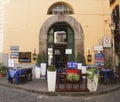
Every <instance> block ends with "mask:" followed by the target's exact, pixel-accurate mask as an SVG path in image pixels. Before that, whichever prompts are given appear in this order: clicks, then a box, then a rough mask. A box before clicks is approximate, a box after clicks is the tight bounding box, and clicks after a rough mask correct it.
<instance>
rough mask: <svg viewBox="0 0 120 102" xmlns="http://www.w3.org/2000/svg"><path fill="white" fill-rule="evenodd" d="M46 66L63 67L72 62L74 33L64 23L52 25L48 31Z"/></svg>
mask: <svg viewBox="0 0 120 102" xmlns="http://www.w3.org/2000/svg"><path fill="white" fill-rule="evenodd" d="M47 37H48V38H47V39H48V42H47V48H48V65H51V64H53V65H55V66H56V67H57V68H59V67H65V66H66V64H67V62H68V61H74V32H73V29H72V28H71V27H70V25H69V24H68V23H66V22H57V23H54V24H53V25H52V26H51V27H50V29H49V30H48V36H47Z"/></svg>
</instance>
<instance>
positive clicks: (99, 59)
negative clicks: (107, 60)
mask: <svg viewBox="0 0 120 102" xmlns="http://www.w3.org/2000/svg"><path fill="white" fill-rule="evenodd" d="M94 58H95V65H96V66H103V65H104V54H103V53H97V54H95V57H94Z"/></svg>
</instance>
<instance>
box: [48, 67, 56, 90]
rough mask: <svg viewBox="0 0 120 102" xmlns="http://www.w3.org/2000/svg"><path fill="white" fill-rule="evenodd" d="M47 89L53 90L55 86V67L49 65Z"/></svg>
mask: <svg viewBox="0 0 120 102" xmlns="http://www.w3.org/2000/svg"><path fill="white" fill-rule="evenodd" d="M47 84H48V91H55V87H56V67H55V66H53V65H50V66H49V67H48V69H47Z"/></svg>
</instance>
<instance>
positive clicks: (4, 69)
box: [0, 63, 7, 77]
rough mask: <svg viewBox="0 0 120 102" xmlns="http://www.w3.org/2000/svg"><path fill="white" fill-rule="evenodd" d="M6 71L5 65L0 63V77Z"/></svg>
mask: <svg viewBox="0 0 120 102" xmlns="http://www.w3.org/2000/svg"><path fill="white" fill-rule="evenodd" d="M6 73H7V66H5V65H3V64H2V63H0V77H4V76H6Z"/></svg>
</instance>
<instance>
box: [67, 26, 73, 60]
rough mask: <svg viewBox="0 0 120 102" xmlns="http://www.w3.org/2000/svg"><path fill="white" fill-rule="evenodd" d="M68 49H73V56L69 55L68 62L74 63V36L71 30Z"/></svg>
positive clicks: (69, 30) (69, 29) (69, 31)
mask: <svg viewBox="0 0 120 102" xmlns="http://www.w3.org/2000/svg"><path fill="white" fill-rule="evenodd" d="M67 48H68V49H72V54H69V55H68V61H74V35H73V31H72V29H71V28H68V46H67Z"/></svg>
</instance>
